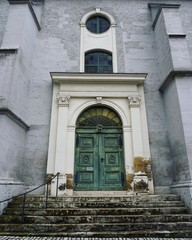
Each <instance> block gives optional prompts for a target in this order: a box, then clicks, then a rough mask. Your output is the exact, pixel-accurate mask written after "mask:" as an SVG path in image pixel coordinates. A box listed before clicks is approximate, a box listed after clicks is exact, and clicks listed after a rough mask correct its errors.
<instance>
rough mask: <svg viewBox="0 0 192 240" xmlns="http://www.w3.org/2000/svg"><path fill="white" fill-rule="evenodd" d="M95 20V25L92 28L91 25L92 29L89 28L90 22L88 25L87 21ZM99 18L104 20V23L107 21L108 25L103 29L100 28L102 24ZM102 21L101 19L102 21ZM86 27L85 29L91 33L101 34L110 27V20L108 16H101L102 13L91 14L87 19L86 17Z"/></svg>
mask: <svg viewBox="0 0 192 240" xmlns="http://www.w3.org/2000/svg"><path fill="white" fill-rule="evenodd" d="M94 19H95V20H96V21H95V22H96V27H95V28H94V27H93V29H91V24H90V26H88V23H89V21H91V20H94ZM100 20H104V21H105V23H107V24H108V26H107V28H106V29H105V30H102V26H101V25H100ZM104 21H103V23H104ZM85 25H86V28H87V30H88V31H90V32H91V33H94V34H102V33H105V32H107V31H108V30H109V28H110V27H111V22H110V20H109V19H108V18H106V17H105V16H103V15H100V14H99V15H98V14H97V15H92V16H90V17H89V18H88V19H87V21H86V24H85ZM94 30H96V31H94Z"/></svg>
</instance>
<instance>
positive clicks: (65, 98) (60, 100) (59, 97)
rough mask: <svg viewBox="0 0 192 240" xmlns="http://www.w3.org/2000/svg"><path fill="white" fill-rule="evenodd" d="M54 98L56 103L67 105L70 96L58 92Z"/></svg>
mask: <svg viewBox="0 0 192 240" xmlns="http://www.w3.org/2000/svg"><path fill="white" fill-rule="evenodd" d="M56 99H57V102H58V105H60V106H69V100H70V96H65V95H61V94H58V95H57V96H56Z"/></svg>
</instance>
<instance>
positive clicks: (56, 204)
mask: <svg viewBox="0 0 192 240" xmlns="http://www.w3.org/2000/svg"><path fill="white" fill-rule="evenodd" d="M47 206H48V208H112V207H113V208H117V207H119V208H130V207H132V208H138V207H139V208H140V207H143V208H146V207H148V208H150V207H176V206H177V207H184V206H185V205H184V203H183V202H181V201H161V202H160V201H158V202H142V201H140V202H139V201H121V202H118V201H116V202H101V201H99V202H65V201H55V202H47ZM8 207H9V208H16V207H17V208H22V207H23V203H22V202H11V203H9V205H8ZM25 207H26V208H35V209H40V208H45V202H26V203H25Z"/></svg>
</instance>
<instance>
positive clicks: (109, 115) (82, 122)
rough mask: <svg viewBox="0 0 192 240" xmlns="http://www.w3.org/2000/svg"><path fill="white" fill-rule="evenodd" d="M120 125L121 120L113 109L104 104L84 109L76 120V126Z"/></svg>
mask: <svg viewBox="0 0 192 240" xmlns="http://www.w3.org/2000/svg"><path fill="white" fill-rule="evenodd" d="M97 126H101V127H121V126H122V122H121V119H120V118H119V116H118V115H117V113H116V112H115V111H113V110H112V109H110V108H107V107H105V106H95V107H91V108H88V109H86V110H85V111H84V112H83V113H82V114H81V115H80V116H79V118H78V120H77V127H97Z"/></svg>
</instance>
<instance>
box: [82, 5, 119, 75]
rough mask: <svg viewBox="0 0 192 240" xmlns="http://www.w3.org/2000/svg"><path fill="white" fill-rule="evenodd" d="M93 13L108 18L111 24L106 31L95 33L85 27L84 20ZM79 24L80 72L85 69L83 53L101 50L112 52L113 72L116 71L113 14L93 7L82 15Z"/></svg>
mask: <svg viewBox="0 0 192 240" xmlns="http://www.w3.org/2000/svg"><path fill="white" fill-rule="evenodd" d="M94 15H101V16H104V17H105V18H107V19H108V20H109V22H110V24H111V26H110V28H109V29H108V30H107V31H106V32H104V33H100V34H95V33H92V32H90V31H89V30H88V29H87V28H86V21H87V20H88V19H89V18H90V17H91V16H94ZM80 26H81V47H80V72H84V69H85V53H87V52H89V51H95V50H102V51H106V52H110V53H112V62H113V72H114V73H117V72H118V71H117V48H116V33H115V26H116V21H115V19H114V18H113V16H112V15H111V14H109V13H107V12H105V11H102V10H101V8H95V10H94V11H91V12H89V13H87V14H85V15H84V16H83V18H82V19H81V21H80Z"/></svg>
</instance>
